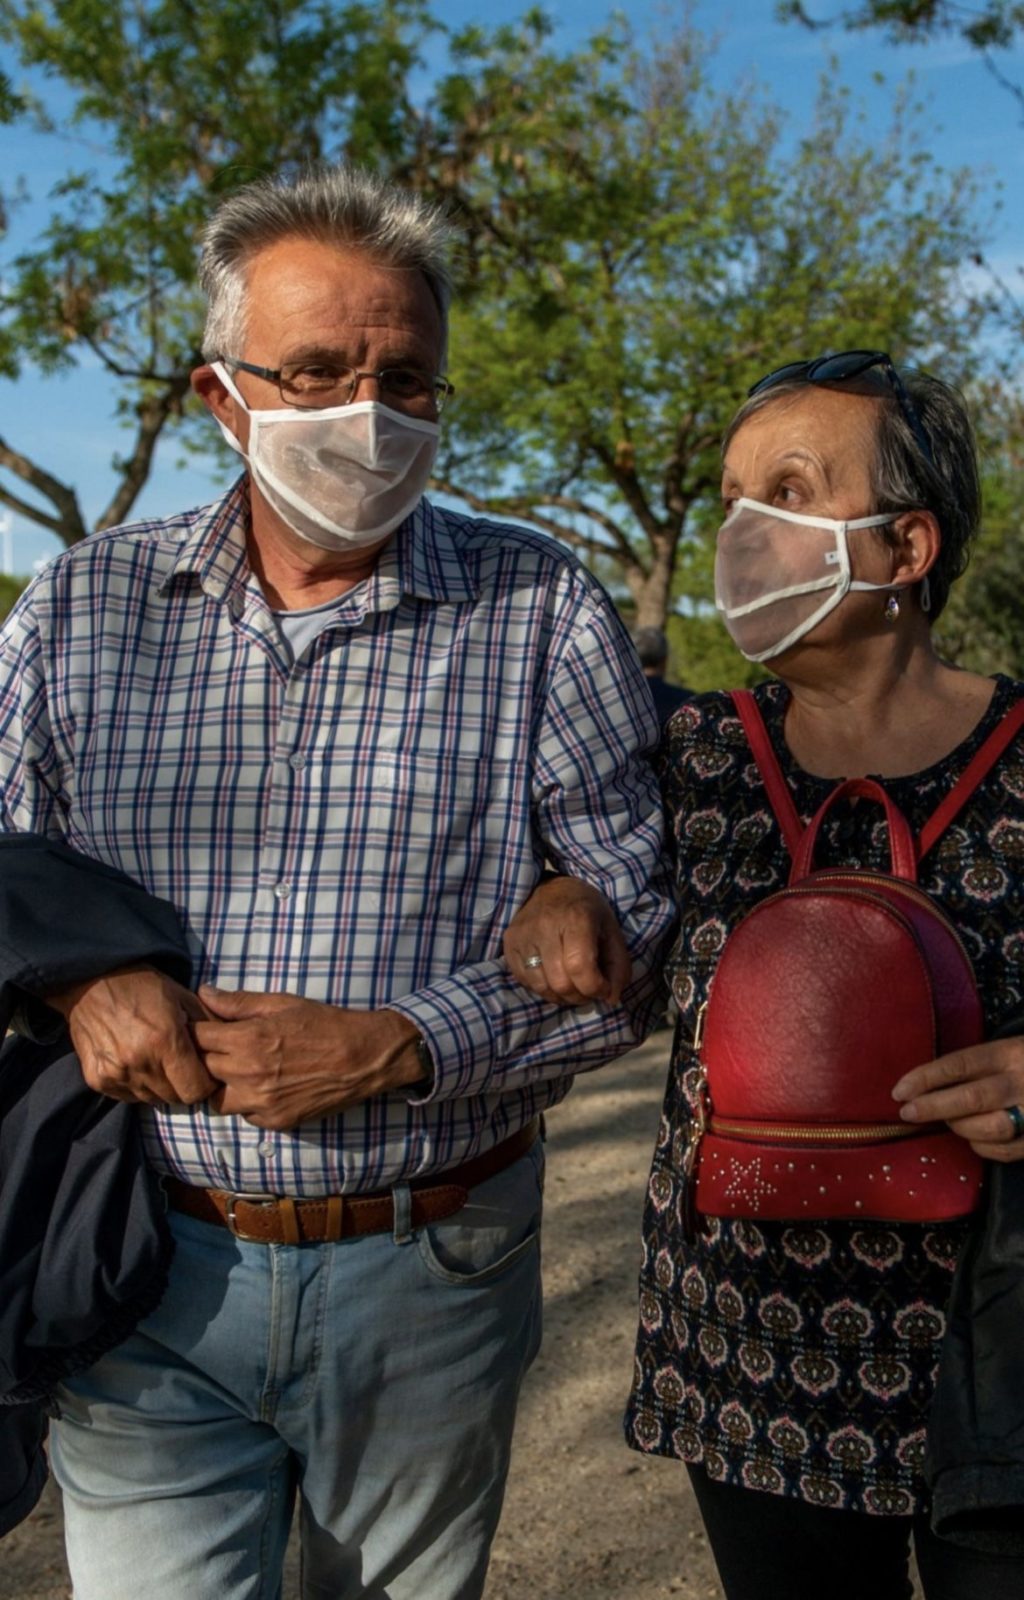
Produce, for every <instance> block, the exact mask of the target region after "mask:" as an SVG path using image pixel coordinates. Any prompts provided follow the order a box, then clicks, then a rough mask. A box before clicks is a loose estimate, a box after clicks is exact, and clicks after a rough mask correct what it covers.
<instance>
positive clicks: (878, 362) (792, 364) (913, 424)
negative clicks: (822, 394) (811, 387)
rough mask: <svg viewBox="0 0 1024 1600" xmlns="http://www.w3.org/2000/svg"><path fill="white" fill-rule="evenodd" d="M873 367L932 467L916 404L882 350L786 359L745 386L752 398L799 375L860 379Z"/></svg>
mask: <svg viewBox="0 0 1024 1600" xmlns="http://www.w3.org/2000/svg"><path fill="white" fill-rule="evenodd" d="M872 367H878V368H879V369H880V371H881V373H882V376H883V377H884V378H885V380H886V382H887V383H888V385H889V387H890V389H891V390H892V392H893V394H894V395H895V396H896V401H897V404H898V405H899V408H900V410H901V411H902V412H903V415H904V418H905V419H906V423H907V426H908V427H909V429H910V431H911V433H912V434H913V435H914V441H915V443H916V445H917V448H918V449H919V450H920V452H921V454H922V455H923V456H924V458H925V460H926V461H927V462H928V465H929V466H934V465H935V457H934V455H933V453H932V446H931V440H930V439H929V437H928V435H927V433H925V431H924V425H923V423H922V421H921V418H920V417H919V416H918V413H917V407H916V406H915V405H914V402H913V400H911V398H910V395H909V394H908V392H907V387H906V384H905V383H904V382H903V379H902V378H901V377H900V375H899V373H898V372H897V371H896V368H895V367H894V366H893V364H892V359H891V357H890V356H888V355H887V354H886V352H885V351H884V350H844V351H842V352H841V353H840V354H839V355H834V356H819V357H818V358H817V360H816V361H787V363H786V365H785V366H784V367H776V368H775V370H774V372H769V373H768V375H767V377H764V378H760V379H759V380H758V382H757V383H755V384H754V386H753V388H752V389H748V390H747V399H748V400H752V399H753V397H754V395H755V394H763V393H764V391H765V390H766V389H774V387H775V385H776V384H777V383H788V382H789V381H790V380H791V379H793V378H799V379H800V380H801V381H802V382H804V383H842V381H843V379H844V378H859V377H860V375H861V373H863V372H869V371H870V370H871V369H872Z"/></svg>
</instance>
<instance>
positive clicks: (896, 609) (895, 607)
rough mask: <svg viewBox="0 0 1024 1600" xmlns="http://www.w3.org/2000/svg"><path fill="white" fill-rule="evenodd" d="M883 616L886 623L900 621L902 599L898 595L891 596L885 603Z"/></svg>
mask: <svg viewBox="0 0 1024 1600" xmlns="http://www.w3.org/2000/svg"><path fill="white" fill-rule="evenodd" d="M882 615H883V617H884V618H885V620H886V622H898V621H899V615H900V597H899V595H898V594H891V595H890V596H889V598H888V600H887V601H886V602H885V607H884V609H883V611H882Z"/></svg>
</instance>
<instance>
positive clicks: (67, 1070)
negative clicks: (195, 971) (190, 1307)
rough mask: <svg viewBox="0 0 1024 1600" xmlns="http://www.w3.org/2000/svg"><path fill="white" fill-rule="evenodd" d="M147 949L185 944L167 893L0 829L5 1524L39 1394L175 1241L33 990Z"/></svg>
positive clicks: (134, 1295) (114, 1322) (27, 1484)
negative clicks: (20, 1032)
mask: <svg viewBox="0 0 1024 1600" xmlns="http://www.w3.org/2000/svg"><path fill="white" fill-rule="evenodd" d="M130 963H144V964H146V965H148V966H153V967H157V968H159V969H160V970H161V971H163V972H166V973H168V974H169V975H170V976H171V977H173V978H175V979H177V981H178V982H180V983H184V984H187V983H189V982H190V979H191V959H190V956H189V953H188V948H187V945H186V942H185V936H184V932H183V930H182V927H181V923H180V920H179V918H178V915H177V913H176V912H175V910H174V908H173V907H172V906H170V905H168V904H167V903H166V902H165V901H163V900H158V899H156V898H155V897H154V896H152V895H150V894H148V893H147V892H146V891H145V890H143V889H141V888H140V887H139V886H138V885H137V884H135V883H133V882H132V881H131V879H129V878H126V877H125V876H124V875H123V874H122V873H120V872H117V871H115V870H114V869H113V868H111V867H107V866H105V865H103V864H102V863H100V862H96V861H92V860H90V859H89V858H87V857H85V856H82V855H79V854H78V853H77V852H76V851H74V850H71V849H70V848H68V847H67V846H66V845H62V844H59V843H56V842H54V841H52V840H48V839H43V838H40V837H38V836H36V835H33V834H8V835H0V1034H2V1033H3V1032H5V1031H6V1030H7V1029H8V1028H9V1027H10V1025H11V1022H12V1019H14V1018H15V1017H16V1016H17V1017H18V1019H19V1025H23V1026H27V1027H28V1029H29V1030H30V1031H31V1033H32V1034H33V1035H34V1037H33V1038H26V1037H17V1036H14V1035H11V1036H9V1037H8V1038H7V1041H6V1043H5V1044H4V1046H3V1049H2V1050H0V1535H2V1534H4V1533H7V1532H9V1531H10V1529H11V1528H12V1527H14V1526H15V1525H16V1523H18V1522H19V1521H21V1520H22V1518H24V1517H25V1516H27V1515H28V1513H29V1512H30V1511H31V1509H32V1507H33V1506H34V1505H35V1503H36V1501H37V1500H38V1498H39V1495H40V1493H41V1491H42V1488H43V1484H44V1483H45V1481H46V1462H45V1458H44V1455H43V1451H42V1441H43V1437H44V1435H45V1431H46V1414H47V1410H48V1408H49V1405H50V1395H51V1393H52V1391H53V1389H54V1387H55V1386H56V1384H57V1383H58V1382H59V1381H60V1379H61V1378H62V1377H64V1376H66V1375H67V1374H68V1373H70V1372H73V1371H76V1370H79V1369H80V1368H82V1367H84V1366H88V1365H89V1364H90V1363H91V1362H93V1361H95V1360H96V1359H98V1357H99V1356H100V1355H101V1354H103V1353H104V1352H105V1351H107V1350H109V1349H111V1348H112V1346H113V1345H115V1344H117V1343H119V1342H120V1340H122V1339H124V1338H125V1337H126V1336H127V1335H128V1334H129V1333H130V1332H131V1330H132V1328H133V1327H134V1326H135V1324H136V1323H137V1322H138V1321H139V1320H140V1318H142V1317H143V1316H145V1315H147V1314H148V1313H149V1312H150V1311H151V1310H152V1309H153V1308H154V1307H155V1305H156V1304H157V1302H158V1300H159V1298H160V1295H161V1294H162V1292H163V1288H164V1284H165V1282H166V1276H167V1268H168V1265H169V1262H170V1256H171V1249H172V1245H171V1240H170V1234H169V1231H168V1229H167V1226H166V1222H165V1219H164V1207H163V1202H162V1197H161V1194H160V1191H159V1186H158V1184H157V1182H156V1179H155V1178H154V1177H153V1175H152V1174H151V1173H150V1171H149V1168H148V1167H147V1165H146V1163H145V1160H144V1158H143V1153H142V1143H141V1138H140V1136H139V1130H138V1123H137V1119H136V1116H135V1110H134V1107H133V1106H132V1105H130V1104H126V1103H124V1102H121V1101H118V1100H111V1099H109V1098H107V1097H106V1096H105V1095H99V1094H96V1093H95V1092H94V1091H93V1090H92V1089H90V1088H89V1087H88V1086H87V1084H86V1083H85V1080H84V1079H83V1077H82V1074H81V1069H80V1067H79V1064H78V1059H77V1057H76V1056H75V1055H74V1053H73V1052H72V1050H71V1046H70V1042H69V1039H68V1035H67V1032H66V1030H65V1028H64V1024H63V1022H62V1020H61V1018H60V1017H59V1016H58V1015H57V1013H56V1012H54V1011H51V1010H50V1009H49V1007H47V1006H46V1005H45V1004H44V1003H43V1001H42V997H43V996H44V995H46V994H48V993H51V992H53V991H54V990H57V989H60V988H62V987H64V986H66V985H69V984H71V983H74V982H80V981H82V980H84V979H86V978H90V977H98V976H100V975H101V974H103V973H106V972H110V971H111V970H112V969H114V968H115V967H120V966H125V965H128V964H130Z"/></svg>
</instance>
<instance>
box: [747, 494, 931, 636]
mask: <svg viewBox="0 0 1024 1600" xmlns="http://www.w3.org/2000/svg"><path fill="white" fill-rule="evenodd" d="M892 521H893V514H892V513H891V512H889V513H888V514H887V515H882V516H875V517H856V518H854V520H853V521H852V522H836V521H834V520H832V519H831V518H829V517H801V516H797V515H796V513H795V512H792V511H780V510H779V509H778V508H777V507H776V506H766V505H763V504H762V503H761V501H760V500H747V499H743V500H737V501H736V504H735V505H734V507H733V509H732V511H731V512H730V514H729V516H728V518H727V519H726V521H725V522H724V523H723V524H722V526H721V528H719V530H718V543H717V546H716V550H715V605H716V606H717V607H718V610H719V611H720V612H721V614H722V619H723V621H724V622H725V626H726V627H727V628H728V630H729V633H730V635H731V637H732V640H733V643H734V644H735V645H736V648H737V649H738V650H739V651H740V652H741V653H742V654H743V655H745V656H746V658H747V660H748V661H769V660H771V658H772V656H778V655H781V654H782V652H783V650H788V649H789V648H790V646H791V645H794V644H796V642H797V640H798V639H802V638H803V637H804V635H805V634H808V633H810V631H811V629H812V628H816V627H817V626H818V623H819V622H820V621H821V620H822V618H823V617H827V616H828V613H829V612H830V611H834V610H835V608H836V606H837V605H838V604H839V602H840V600H842V599H843V597H844V596H845V595H847V594H849V592H850V590H851V589H881V590H888V589H899V588H901V587H902V585H901V584H898V583H867V582H864V581H863V580H861V579H857V578H852V577H851V575H850V552H849V550H848V548H847V543H846V535H847V533H849V532H851V531H853V530H855V529H857V528H880V527H882V526H884V524H885V523H888V522H892ZM797 530H800V531H797Z"/></svg>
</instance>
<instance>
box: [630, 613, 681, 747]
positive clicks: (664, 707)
mask: <svg viewBox="0 0 1024 1600" xmlns="http://www.w3.org/2000/svg"><path fill="white" fill-rule="evenodd" d="M633 643H634V644H635V646H636V653H637V655H638V656H639V657H640V665H641V666H642V667H643V669H644V677H645V678H646V679H647V687H648V688H649V689H650V691H651V698H652V699H653V701H654V709H655V711H656V712H657V714H658V721H659V722H660V723H661V724H662V726H664V725H665V723H666V722H667V721H668V719H669V717H670V716H671V715H672V713H673V712H674V711H678V710H679V707H680V706H682V705H685V704H686V702H687V700H689V698H690V691H689V690H688V689H682V688H679V687H678V685H676V684H674V683H666V682H665V673H666V672H667V670H668V640H667V638H666V637H665V635H664V633H663V632H662V630H661V629H660V628H637V629H636V630H635V631H634V633H633Z"/></svg>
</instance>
